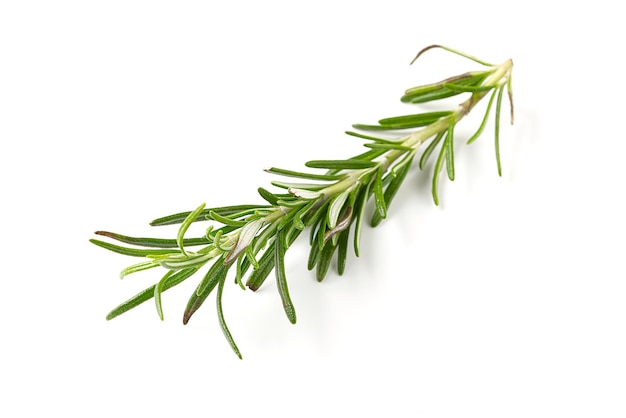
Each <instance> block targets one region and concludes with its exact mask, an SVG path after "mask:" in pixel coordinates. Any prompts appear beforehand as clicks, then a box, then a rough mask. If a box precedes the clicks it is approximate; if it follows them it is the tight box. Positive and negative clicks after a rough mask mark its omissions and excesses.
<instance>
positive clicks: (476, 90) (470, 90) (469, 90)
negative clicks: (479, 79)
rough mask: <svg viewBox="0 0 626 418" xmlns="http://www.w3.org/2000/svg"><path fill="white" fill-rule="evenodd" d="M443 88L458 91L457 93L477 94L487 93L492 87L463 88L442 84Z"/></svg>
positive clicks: (459, 85) (452, 84) (456, 85)
mask: <svg viewBox="0 0 626 418" xmlns="http://www.w3.org/2000/svg"><path fill="white" fill-rule="evenodd" d="M443 86H444V87H445V88H447V89H450V90H453V91H458V92H459V93H479V92H483V91H489V90H491V89H492V88H493V86H464V85H462V84H455V83H444V85H443Z"/></svg>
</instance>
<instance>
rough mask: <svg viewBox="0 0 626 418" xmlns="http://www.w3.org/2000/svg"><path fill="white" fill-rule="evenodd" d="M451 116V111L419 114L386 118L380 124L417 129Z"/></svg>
mask: <svg viewBox="0 0 626 418" xmlns="http://www.w3.org/2000/svg"><path fill="white" fill-rule="evenodd" d="M451 114H452V112H451V111H445V112H428V113H418V114H416V115H406V116H396V117H392V118H385V119H381V120H379V121H378V123H379V124H380V125H383V126H406V127H409V128H416V127H419V126H426V125H430V124H431V123H433V122H436V121H437V120H439V119H441V118H443V117H446V116H449V115H451Z"/></svg>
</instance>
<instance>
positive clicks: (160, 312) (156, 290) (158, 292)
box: [154, 270, 174, 321]
mask: <svg viewBox="0 0 626 418" xmlns="http://www.w3.org/2000/svg"><path fill="white" fill-rule="evenodd" d="M172 274H174V270H170V271H168V272H167V273H165V275H164V276H163V278H162V279H161V280H159V282H158V283H157V284H156V286H155V287H154V303H155V305H156V310H157V314H158V315H159V318H161V321H163V320H164V319H165V318H164V317H163V304H162V303H161V293H163V286H165V283H166V282H167V280H168V279H169V278H170V277H171V276H172Z"/></svg>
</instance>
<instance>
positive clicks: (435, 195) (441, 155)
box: [432, 141, 448, 206]
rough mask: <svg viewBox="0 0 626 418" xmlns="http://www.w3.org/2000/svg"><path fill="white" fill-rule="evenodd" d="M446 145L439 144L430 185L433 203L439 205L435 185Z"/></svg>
mask: <svg viewBox="0 0 626 418" xmlns="http://www.w3.org/2000/svg"><path fill="white" fill-rule="evenodd" d="M447 150H448V147H447V146H446V144H445V141H444V144H443V145H442V146H441V151H439V157H438V158H437V163H435V170H434V172H433V185H432V193H433V200H434V201H435V205H437V206H439V196H438V194H437V187H438V185H439V173H441V168H442V167H443V163H444V160H445V157H446V151H447Z"/></svg>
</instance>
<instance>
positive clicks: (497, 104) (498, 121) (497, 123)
mask: <svg viewBox="0 0 626 418" xmlns="http://www.w3.org/2000/svg"><path fill="white" fill-rule="evenodd" d="M503 92H504V86H502V87H500V89H498V101H497V102H496V129H495V136H496V162H497V164H498V175H499V176H500V177H502V163H501V162H500V109H501V108H502V93H503Z"/></svg>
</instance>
